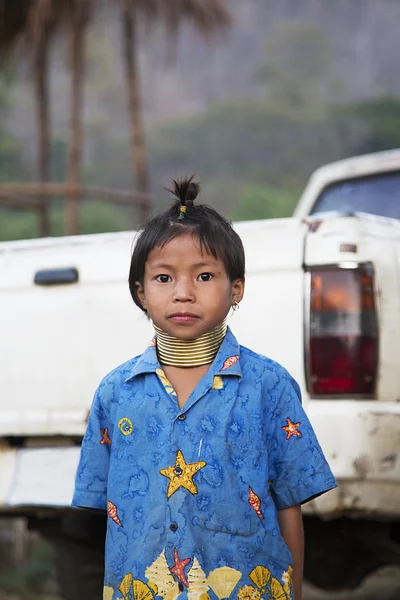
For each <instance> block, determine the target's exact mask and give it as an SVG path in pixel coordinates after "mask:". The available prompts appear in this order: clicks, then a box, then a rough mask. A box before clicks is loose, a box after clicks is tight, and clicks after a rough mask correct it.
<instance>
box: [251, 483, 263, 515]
mask: <svg viewBox="0 0 400 600" xmlns="http://www.w3.org/2000/svg"><path fill="white" fill-rule="evenodd" d="M249 504H250V506H251V508H252V509H253V510H255V511H256V513H257V517H258V518H259V519H263V518H264V515H263V514H262V512H261V500H260V498H259V497H258V496H257V494H255V493H254V492H253V490H252V489H251V487H250V486H249Z"/></svg>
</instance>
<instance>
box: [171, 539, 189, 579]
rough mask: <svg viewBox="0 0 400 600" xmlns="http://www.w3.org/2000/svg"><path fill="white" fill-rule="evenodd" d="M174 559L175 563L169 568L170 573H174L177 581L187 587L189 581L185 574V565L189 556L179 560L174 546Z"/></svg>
mask: <svg viewBox="0 0 400 600" xmlns="http://www.w3.org/2000/svg"><path fill="white" fill-rule="evenodd" d="M174 560H175V564H174V566H173V567H171V568H170V571H171V573H172V574H173V575H175V577H176V578H177V579H179V581H181V582H182V583H183V584H185V585H186V587H189V582H188V580H187V579H186V576H185V567H186V566H187V565H188V564H189V563H190V558H183V559H182V560H179V556H178V550H177V549H176V548H174Z"/></svg>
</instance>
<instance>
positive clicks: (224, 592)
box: [207, 567, 242, 600]
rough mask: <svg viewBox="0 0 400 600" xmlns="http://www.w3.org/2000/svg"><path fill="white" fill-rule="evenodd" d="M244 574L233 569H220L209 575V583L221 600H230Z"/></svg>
mask: <svg viewBox="0 0 400 600" xmlns="http://www.w3.org/2000/svg"><path fill="white" fill-rule="evenodd" d="M241 577H242V574H241V572H240V571H237V570H236V569H232V568H231V567H219V568H218V569H214V571H211V573H210V574H209V575H208V579H207V583H208V585H209V586H210V588H211V589H212V590H213V592H214V593H215V594H216V595H217V596H218V598H219V600H222V599H223V598H229V596H230V595H231V594H232V592H233V590H234V589H235V587H236V586H237V584H238V582H239V580H240V579H241Z"/></svg>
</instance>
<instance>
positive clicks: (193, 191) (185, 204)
mask: <svg viewBox="0 0 400 600" xmlns="http://www.w3.org/2000/svg"><path fill="white" fill-rule="evenodd" d="M193 179H194V175H192V176H191V177H187V178H186V179H181V180H179V179H174V181H173V184H174V187H173V189H170V188H166V189H167V191H168V192H171V194H174V196H176V197H177V198H178V205H179V216H178V220H182V219H184V218H185V215H186V213H187V211H188V210H189V211H192V209H193V203H194V201H195V200H196V198H197V196H198V195H199V192H200V190H201V188H200V184H199V183H198V182H197V181H193Z"/></svg>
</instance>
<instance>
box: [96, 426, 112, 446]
mask: <svg viewBox="0 0 400 600" xmlns="http://www.w3.org/2000/svg"><path fill="white" fill-rule="evenodd" d="M100 434H101V440H100V442H99V444H102V445H104V444H111V440H110V438H109V437H108V427H105V428H104V431H103V429H100Z"/></svg>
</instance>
